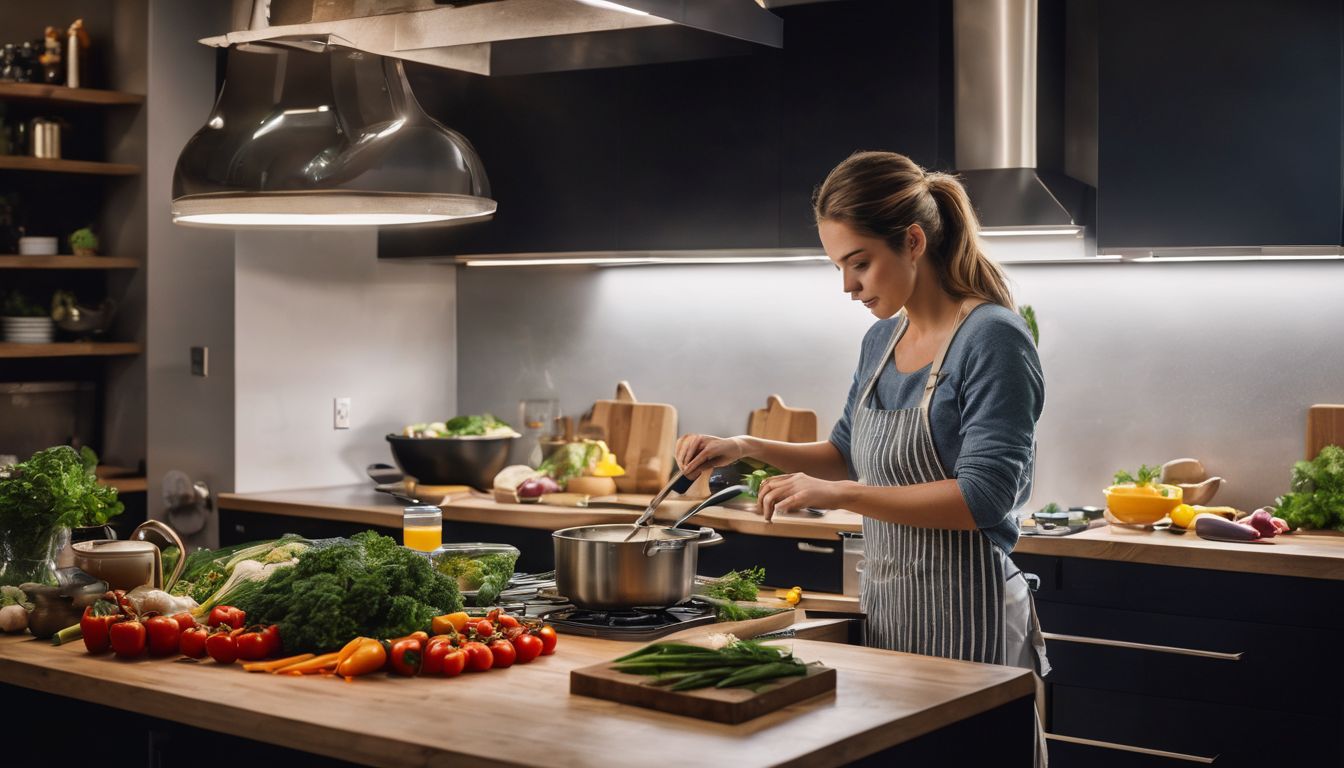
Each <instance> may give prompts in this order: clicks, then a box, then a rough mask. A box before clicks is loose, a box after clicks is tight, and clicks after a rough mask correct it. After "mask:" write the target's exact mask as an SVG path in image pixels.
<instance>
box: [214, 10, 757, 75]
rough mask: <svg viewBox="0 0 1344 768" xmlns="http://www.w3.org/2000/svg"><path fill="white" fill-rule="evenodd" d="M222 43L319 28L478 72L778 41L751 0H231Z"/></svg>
mask: <svg viewBox="0 0 1344 768" xmlns="http://www.w3.org/2000/svg"><path fill="white" fill-rule="evenodd" d="M234 26H235V27H236V28H237V29H239V30H240V31H234V32H230V33H228V34H225V35H221V36H219V37H213V38H207V39H205V40H202V41H201V42H202V43H205V44H206V45H212V46H217V47H226V46H231V45H238V44H243V43H249V42H256V41H261V40H268V39H273V38H280V37H296V36H312V35H321V36H326V37H328V38H329V39H330V40H331V41H332V42H335V43H339V44H340V45H344V46H346V47H349V48H355V49H358V50H361V51H367V52H369V53H375V54H378V55H380V56H391V57H396V58H401V59H407V60H410V61H418V62H422V63H425V64H432V65H435V66H439V67H447V68H449V69H458V70H463V71H467V72H473V73H476V74H480V75H516V74H529V73H536V72H554V71H563V70H573V69H593V68H601V67H620V66H629V65H635V64H654V63H661V62H669V61H684V60H690V59H698V58H713V57H719V56H728V55H735V54H746V53H750V52H752V51H753V50H755V49H758V48H759V47H760V46H769V47H773V48H779V47H781V46H782V45H783V41H784V26H783V22H782V21H781V20H780V18H779V17H778V16H776V15H774V14H773V13H770V12H769V11H767V10H765V9H764V8H762V7H760V6H759V5H757V4H756V2H754V0H619V2H615V1H613V0H459V2H455V3H453V4H452V5H449V4H447V3H445V2H437V1H436V0H251V1H250V2H249V1H248V0H237V1H236V2H235V13H234Z"/></svg>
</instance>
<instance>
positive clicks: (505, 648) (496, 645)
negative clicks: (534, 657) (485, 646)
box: [490, 637, 518, 669]
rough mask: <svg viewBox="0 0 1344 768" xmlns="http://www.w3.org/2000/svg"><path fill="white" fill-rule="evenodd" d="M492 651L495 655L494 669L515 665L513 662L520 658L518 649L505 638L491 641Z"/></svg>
mask: <svg viewBox="0 0 1344 768" xmlns="http://www.w3.org/2000/svg"><path fill="white" fill-rule="evenodd" d="M490 653H491V655H493V656H494V657H495V663H494V664H493V665H492V667H493V668H494V669H507V668H508V667H512V666H513V662H514V660H515V659H517V658H518V651H516V650H514V648H513V643H510V642H509V641H508V640H505V639H504V638H502V637H501V638H499V639H498V640H491V641H490Z"/></svg>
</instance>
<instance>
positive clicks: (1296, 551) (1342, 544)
mask: <svg viewBox="0 0 1344 768" xmlns="http://www.w3.org/2000/svg"><path fill="white" fill-rule="evenodd" d="M622 498H623V499H624V500H627V501H630V502H632V503H638V502H640V501H641V500H643V501H647V499H648V497H647V496H634V495H630V496H624V497H622ZM220 506H221V507H222V508H224V509H229V510H238V511H243V512H251V513H261V514H271V515H285V516H291V517H303V518H313V519H319V520H329V521H339V522H344V523H354V524H360V525H372V526H382V527H385V528H400V527H401V510H402V507H403V506H405V505H404V504H402V503H401V502H398V501H396V500H395V499H393V498H392V497H390V496H387V495H385V494H381V493H378V492H376V491H374V490H373V489H372V488H371V487H370V486H368V485H348V486H337V487H331V488H311V489H304V490H291V491H270V492H263V493H243V494H236V493H225V494H221V495H220ZM442 508H443V519H444V523H445V533H446V534H448V535H451V531H450V527H449V525H450V524H451V523H452V522H459V523H472V524H489V525H502V526H511V527H518V528H525V529H532V530H535V531H553V530H557V529H559V528H566V527H570V526H576V525H594V524H600V523H628V522H633V521H634V519H635V518H636V517H637V516H638V514H639V511H638V510H637V509H633V508H629V509H621V508H617V509H608V508H586V509H583V508H573V507H552V506H547V505H543V504H499V503H496V502H495V501H494V500H493V499H489V498H484V497H476V496H468V497H458V498H456V499H451V500H447V501H445V502H444V503H443V504H442ZM687 509H689V502H685V501H669V502H665V503H664V504H663V505H662V506H661V507H660V509H659V513H658V519H660V520H665V521H669V522H670V521H671V520H675V519H676V517H677V516H678V515H680V514H681V513H682V512H684V511H685V510H687ZM694 520H695V522H697V523H698V524H700V525H706V526H710V527H712V528H715V529H717V530H719V531H722V532H733V533H739V534H749V535H752V536H762V537H783V538H796V539H812V540H825V539H831V540H834V539H835V537H836V535H837V533H839V532H841V531H861V530H862V528H863V526H862V523H861V518H860V517H859V516H858V515H856V514H854V513H852V512H847V511H845V510H828V511H827V512H826V513H825V514H824V515H823V516H822V517H801V516H800V517H794V516H783V517H777V518H776V519H775V520H774V521H772V522H769V523H767V522H765V521H764V520H762V519H761V518H760V516H759V515H755V514H753V513H751V512H745V511H742V510H737V509H728V508H725V507H711V508H710V509H707V510H705V511H704V512H701V513H700V514H699V515H697V516H696V517H695V518H694ZM254 538H261V537H254ZM1014 551H1015V552H1016V553H1023V554H1032V555H1054V556H1058V557H1077V558H1086V559H1095V560H1114V561H1121V562H1132V563H1146V564H1150V565H1174V566H1181V567H1186V568H1203V569H1209V570H1217V571H1238V572H1245V573H1257V574H1265V575H1273V576H1299V577H1304V578H1316V579H1335V580H1344V536H1340V535H1336V534H1331V533H1294V534H1291V535H1286V536H1279V537H1277V538H1275V539H1273V540H1271V542H1270V543H1267V544H1242V543H1230V542H1219V541H1208V540H1205V539H1201V538H1199V537H1197V536H1195V535H1194V534H1193V533H1186V534H1183V535H1180V534H1174V533H1169V532H1166V531H1144V530H1137V529H1131V528H1121V527H1116V526H1103V527H1100V528H1093V529H1091V530H1087V531H1083V532H1081V533H1076V534H1072V535H1069V536H1023V537H1022V538H1021V539H1019V540H1018V543H1017V548H1016V549H1015V550H1014Z"/></svg>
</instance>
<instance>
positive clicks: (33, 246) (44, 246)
mask: <svg viewBox="0 0 1344 768" xmlns="http://www.w3.org/2000/svg"><path fill="white" fill-rule="evenodd" d="M19 255H20V256H55V255H56V238H54V237H20V238H19Z"/></svg>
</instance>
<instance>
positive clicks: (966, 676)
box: [0, 635, 1035, 768]
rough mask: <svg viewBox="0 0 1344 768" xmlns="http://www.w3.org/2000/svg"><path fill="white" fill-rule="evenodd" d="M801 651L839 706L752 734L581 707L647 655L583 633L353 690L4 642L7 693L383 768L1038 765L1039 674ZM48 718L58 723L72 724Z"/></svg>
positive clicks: (21, 640)
mask: <svg viewBox="0 0 1344 768" xmlns="http://www.w3.org/2000/svg"><path fill="white" fill-rule="evenodd" d="M786 642H790V643H791V644H792V646H793V649H794V652H795V654H797V655H798V656H799V657H800V658H803V659H805V660H808V661H813V660H816V661H821V662H823V663H825V664H826V665H828V666H831V667H834V668H835V669H836V670H837V672H838V679H837V688H836V690H835V692H834V693H829V694H823V695H822V696H818V697H815V698H813V699H808V700H806V701H803V702H800V703H798V704H793V705H790V706H788V707H785V708H784V709H781V710H778V711H776V712H772V713H769V714H766V715H764V716H761V717H759V718H756V719H754V720H750V721H748V722H746V723H743V724H740V725H723V724H719V723H714V722H709V721H704V720H697V719H692V718H687V717H680V716H677V715H670V714H664V713H662V712H657V711H653V710H648V709H642V708H638V707H633V706H628V705H623V704H617V703H613V702H609V701H604V700H598V699H591V698H587V697H583V696H575V695H571V694H570V693H569V671H570V670H571V669H574V668H577V667H583V666H587V665H591V664H595V663H600V662H603V661H608V660H611V659H613V658H616V657H618V656H620V655H623V654H624V653H628V652H629V651H630V650H631V649H633V648H635V647H638V646H637V645H636V644H632V643H621V642H617V641H612V640H599V639H596V638H584V637H576V636H571V635H562V636H561V637H560V644H559V647H558V648H557V650H556V653H555V655H553V656H543V657H540V658H539V659H537V660H536V661H535V662H533V663H531V664H527V665H515V666H513V667H511V668H509V669H504V670H491V671H489V672H485V673H468V674H464V675H462V676H460V677H457V678H453V679H442V678H419V677H417V678H393V677H387V676H383V675H372V676H369V677H365V678H358V679H356V680H354V681H351V682H343V681H341V680H339V679H334V678H322V677H317V676H313V677H299V678H295V677H278V676H274V675H266V674H249V673H246V672H243V671H242V669H241V668H239V667H237V666H236V665H235V666H232V667H229V668H221V667H220V666H219V665H217V664H215V663H214V662H211V661H208V660H206V661H199V662H197V661H192V660H189V659H181V660H152V659H141V660H138V661H122V660H118V659H115V658H113V657H112V656H110V655H103V656H91V655H89V654H87V653H86V652H85V651H84V647H83V645H82V644H81V643H75V644H67V645H63V646H59V647H58V646H52V645H50V644H49V643H47V642H45V641H38V640H34V639H32V638H31V637H28V636H26V635H25V636H23V637H18V636H6V637H0V683H3V684H6V685H9V686H18V687H19V688H23V689H34V690H37V691H43V692H45V693H47V694H53V695H55V696H58V697H69V698H72V699H79V700H82V701H84V702H90V703H93V704H97V705H102V706H106V707H111V708H115V709H118V710H129V711H133V712H136V713H139V714H141V715H145V716H148V717H149V718H154V719H155V720H158V721H170V722H172V723H182V724H186V725H189V726H194V727H198V728H204V729H208V730H210V731H216V732H222V733H226V734H231V735H233V736H239V737H244V738H246V739H251V740H256V741H261V742H266V743H269V744H275V745H280V746H283V747H288V748H291V749H297V750H302V751H304V752H309V753H316V754H319V755H324V756H327V757H331V758H338V759H341V760H346V761H353V762H357V763H362V764H368V765H378V766H426V765H449V764H456V761H457V760H485V761H487V762H489V763H490V764H492V765H501V766H506V765H539V764H547V765H563V766H600V768H613V767H614V766H622V765H649V764H653V763H657V764H659V765H663V766H669V767H671V766H694V767H695V768H701V766H705V765H731V766H733V767H734V768H748V767H749V766H767V765H770V766H773V765H798V766H802V765H806V766H833V765H841V764H844V763H847V762H851V761H854V760H857V759H859V758H861V757H864V756H868V755H872V754H875V753H878V752H882V751H883V750H888V749H891V748H895V749H897V750H900V749H916V748H919V745H921V744H922V745H926V746H925V747H924V748H926V749H928V748H931V746H933V745H931V740H934V739H937V738H939V736H940V735H942V736H948V735H956V738H955V739H952V742H953V745H952V748H953V749H955V748H956V746H955V745H956V743H959V742H960V743H963V745H964V743H965V742H974V741H976V739H974V738H968V737H967V734H966V733H960V732H957V730H956V729H957V728H962V729H980V728H988V729H989V731H990V732H991V733H996V734H999V735H1003V734H1005V733H1006V734H1008V735H1007V736H1006V737H1004V738H999V737H998V736H996V737H995V738H994V739H990V741H993V742H994V749H995V751H996V754H998V755H1000V757H1001V759H999V760H997V761H996V764H1001V765H1022V766H1026V765H1030V762H1031V734H1032V712H1033V706H1032V703H1031V702H1032V697H1033V696H1034V692H1035V688H1034V684H1033V680H1032V676H1031V674H1030V673H1029V672H1027V671H1025V670H1021V669H1015V668H1011V667H1002V666H992V665H986V664H975V663H970V662H960V661H951V660H946V659H937V658H932V657H925V656H914V655H908V654H900V653H895V652H890V651H879V650H873V649H868V648H861V647H855V646H849V645H842V644H838V643H828V642H820V641H815V640H790V641H786ZM3 689H4V686H2V685H0V690H3ZM9 690H10V691H17V690H18V689H16V688H10V689H9ZM58 701H59V700H58ZM44 717H51V718H53V719H59V717H60V713H59V712H50V711H49V712H46V713H44ZM996 729H1006V730H996ZM94 732H95V731H88V733H89V735H93V733H94ZM125 738H126V736H125V734H119V735H118V743H119V744H122V745H123V746H126V747H127V748H129V749H134V748H135V747H134V746H133V745H128V744H127V743H126V741H125ZM936 746H937V748H938V749H939V750H946V749H948V748H949V747H948V746H947V745H945V744H937V745H936ZM978 748H980V747H977V749H978ZM893 754H904V753H893ZM918 754H924V753H922V752H921V753H918ZM464 764H465V763H464Z"/></svg>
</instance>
